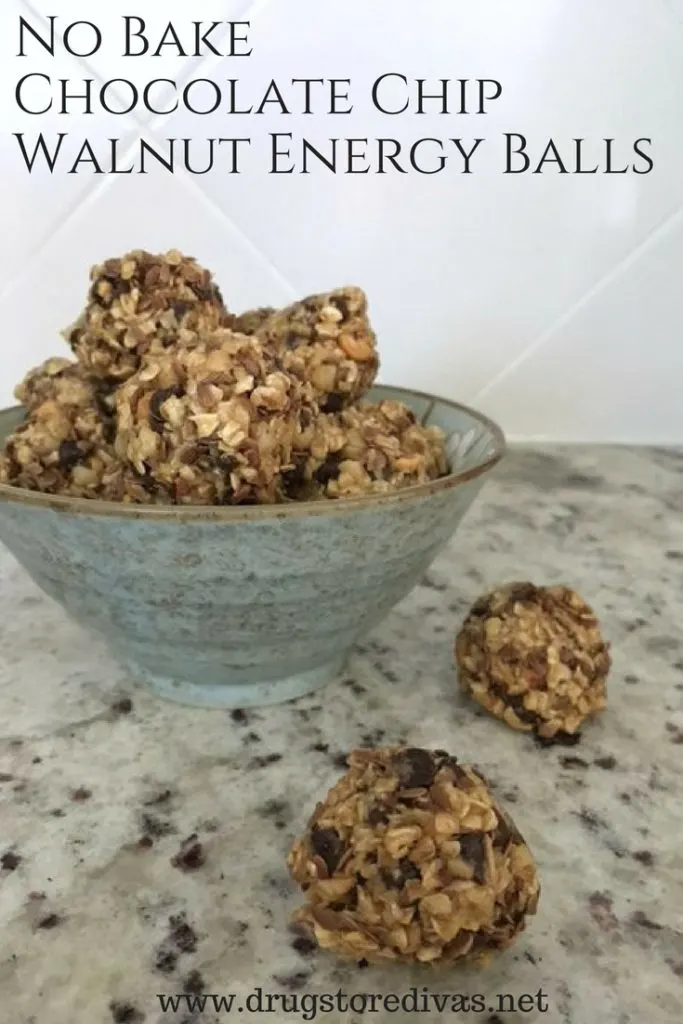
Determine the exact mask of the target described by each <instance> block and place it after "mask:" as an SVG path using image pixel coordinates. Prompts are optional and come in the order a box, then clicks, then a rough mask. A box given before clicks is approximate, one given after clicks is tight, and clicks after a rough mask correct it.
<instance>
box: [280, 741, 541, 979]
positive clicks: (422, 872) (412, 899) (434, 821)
mask: <svg viewBox="0 0 683 1024" xmlns="http://www.w3.org/2000/svg"><path fill="white" fill-rule="evenodd" d="M349 766H350V767H349V770H348V772H347V773H346V774H345V775H344V776H343V778H342V779H340V780H339V782H337V784H336V785H335V786H334V787H333V788H332V789H331V790H330V792H329V793H328V794H327V796H326V797H325V799H324V801H323V802H322V803H320V804H318V806H317V807H316V809H315V811H314V813H313V815H312V817H311V819H310V821H309V824H308V827H307V831H306V833H305V835H304V836H303V837H302V838H300V839H298V840H297V841H296V842H295V843H294V846H293V847H292V849H291V851H290V854H289V858H288V865H289V869H290V873H291V875H292V877H293V878H294V880H295V881H296V882H297V883H298V884H299V885H300V887H301V889H302V890H303V892H304V893H305V896H306V903H305V905H304V906H303V907H301V908H300V909H299V910H298V911H297V913H296V915H295V920H296V921H297V923H298V924H299V925H300V926H303V927H304V928H305V929H307V930H308V931H309V932H310V933H311V935H312V937H314V938H315V939H316V941H317V943H318V945H319V946H321V947H322V948H323V949H328V950H331V951H332V952H334V953H335V954H337V955H338V956H340V957H342V958H343V959H349V960H360V959H364V960H368V961H371V962H375V963H378V962H386V961H402V962H406V963H407V962H420V963H432V964H439V963H449V962H453V961H456V960H462V959H471V960H479V961H481V960H486V959H487V958H488V957H489V956H490V955H491V954H492V953H494V952H495V951H497V950H502V949H505V948H506V947H507V946H509V945H510V944H511V943H512V942H513V941H514V939H515V937H516V936H517V935H518V933H519V932H520V931H522V930H523V928H524V925H525V917H526V915H527V914H534V913H535V912H536V906H537V903H538V897H539V892H540V886H539V882H538V877H537V873H536V868H535V865H534V861H533V859H532V856H531V853H530V852H529V849H528V847H527V845H526V843H525V842H524V840H523V839H522V837H521V835H520V834H519V832H518V831H517V829H516V828H515V826H514V824H513V823H512V821H511V820H510V818H509V817H508V816H507V815H506V814H505V812H504V811H503V810H501V809H500V808H499V807H498V805H497V804H496V802H495V801H494V799H493V796H492V794H491V791H490V789H489V787H488V784H487V783H486V781H485V779H484V778H483V777H482V776H481V775H480V774H479V772H478V771H475V769H474V768H472V767H470V766H468V765H461V764H458V763H457V760H456V758H454V757H450V756H449V755H448V754H447V753H445V752H444V751H442V750H436V751H428V750H419V749H413V748H398V747H395V748H384V749H377V750H356V751H354V752H352V753H351V755H350V756H349Z"/></svg>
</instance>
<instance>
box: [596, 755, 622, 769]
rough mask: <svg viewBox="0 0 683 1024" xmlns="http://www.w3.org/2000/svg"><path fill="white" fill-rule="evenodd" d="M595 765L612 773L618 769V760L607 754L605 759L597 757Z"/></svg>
mask: <svg viewBox="0 0 683 1024" xmlns="http://www.w3.org/2000/svg"><path fill="white" fill-rule="evenodd" d="M593 764H594V765H596V766H597V767H598V768H602V769H604V770H605V771H608V772H611V771H613V770H614V769H615V768H616V767H617V759H616V757H614V756H613V755H612V754H606V755H605V756H604V757H596V758H595V760H594V761H593Z"/></svg>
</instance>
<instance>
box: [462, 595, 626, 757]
mask: <svg viewBox="0 0 683 1024" xmlns="http://www.w3.org/2000/svg"><path fill="white" fill-rule="evenodd" d="M455 653H456V661H457V665H458V669H459V673H460V685H461V686H462V688H463V689H464V690H465V692H466V693H469V694H470V695H471V696H472V697H473V698H474V699H475V700H476V701H477V702H478V703H479V704H481V705H482V707H484V708H486V710H487V711H489V712H490V713H491V714H492V715H494V716H495V717H496V718H500V719H502V721H504V722H505V723H506V724H507V725H509V726H510V727H511V728H513V729H519V730H522V731H525V732H531V731H535V732H536V733H537V734H538V736H539V737H540V738H541V739H542V740H546V741H548V742H559V741H562V740H564V739H566V738H567V737H571V736H574V735H576V733H577V730H578V728H579V726H580V725H581V724H582V722H583V721H584V720H585V719H586V718H588V716H589V715H591V714H594V713H596V712H598V711H602V710H603V709H604V708H605V706H606V687H605V683H606V680H607V675H608V673H609V670H610V664H611V662H610V654H609V645H608V644H607V643H605V641H604V640H603V638H602V635H601V632H600V628H599V625H598V621H597V619H596V617H595V614H594V612H593V610H592V609H591V608H590V607H589V606H588V605H587V604H586V602H585V601H584V600H583V598H581V597H580V596H579V595H578V594H577V593H575V592H574V591H573V590H570V589H569V588H568V587H562V586H555V587H537V586H534V584H532V583H510V584H508V585H506V586H504V587H500V588H499V589H498V590H494V591H493V592H492V593H491V594H488V595H486V596H485V597H482V598H480V599H479V600H478V601H477V602H476V603H475V604H474V605H473V606H472V609H471V611H470V612H469V614H468V616H467V618H466V619H465V622H464V624H463V626H462V629H461V630H460V633H459V634H458V637H457V640H456V645H455Z"/></svg>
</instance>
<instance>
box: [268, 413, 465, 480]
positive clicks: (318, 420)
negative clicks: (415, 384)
mask: <svg viewBox="0 0 683 1024" xmlns="http://www.w3.org/2000/svg"><path fill="white" fill-rule="evenodd" d="M447 472H448V461H447V458H446V452H445V449H444V435H443V432H442V431H441V430H440V429H439V428H438V427H423V426H422V425H421V424H419V423H418V422H417V420H416V417H415V414H414V413H413V411H412V410H411V409H409V408H408V407H407V406H406V405H403V403H401V402H395V401H388V400H385V401H383V402H379V403H377V404H374V405H360V406H353V407H350V408H348V409H344V410H342V412H340V413H322V414H320V415H319V416H316V417H314V418H312V419H311V420H310V421H309V422H308V423H307V424H306V425H304V426H302V429H301V430H300V431H299V433H298V435H297V438H296V440H295V454H294V468H293V469H292V470H290V471H288V472H287V473H286V474H284V479H283V488H284V492H285V494H286V495H287V496H289V497H293V498H302V497H305V498H309V499H316V498H345V497H353V496H357V495H362V494H373V493H386V492H389V491H394V490H398V489H400V488H402V487H408V486H410V485H411V484H420V483H425V482H426V481H428V480H436V479H437V478H438V477H440V476H444V475H445V474H446V473H447Z"/></svg>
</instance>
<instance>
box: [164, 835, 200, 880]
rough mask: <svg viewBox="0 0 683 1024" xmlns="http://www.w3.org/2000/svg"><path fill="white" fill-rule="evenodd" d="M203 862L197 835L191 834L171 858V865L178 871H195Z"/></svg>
mask: <svg viewBox="0 0 683 1024" xmlns="http://www.w3.org/2000/svg"><path fill="white" fill-rule="evenodd" d="M205 860H206V858H205V856H204V847H203V846H202V844H201V843H200V842H199V837H198V836H197V833H196V832H193V833H192V835H191V836H188V837H187V839H185V840H183V842H182V843H181V844H180V850H179V851H178V853H176V854H175V856H174V857H171V864H172V865H173V867H174V868H179V870H180V871H197V869H198V868H200V867H201V866H202V864H204V861H205Z"/></svg>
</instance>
